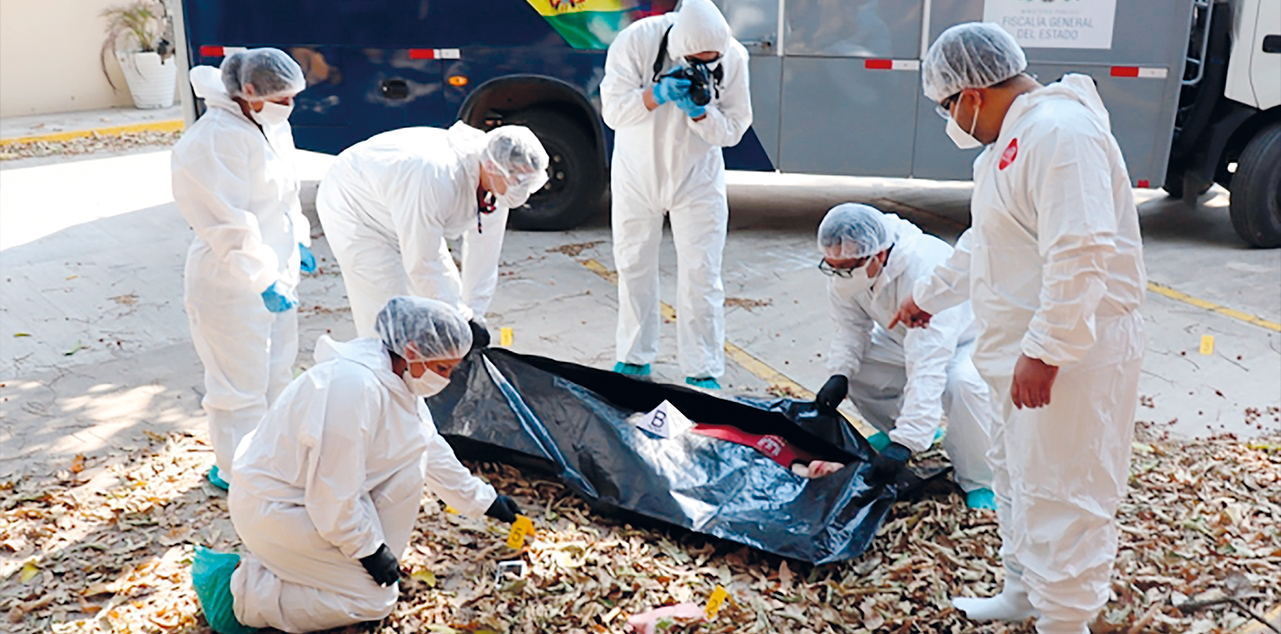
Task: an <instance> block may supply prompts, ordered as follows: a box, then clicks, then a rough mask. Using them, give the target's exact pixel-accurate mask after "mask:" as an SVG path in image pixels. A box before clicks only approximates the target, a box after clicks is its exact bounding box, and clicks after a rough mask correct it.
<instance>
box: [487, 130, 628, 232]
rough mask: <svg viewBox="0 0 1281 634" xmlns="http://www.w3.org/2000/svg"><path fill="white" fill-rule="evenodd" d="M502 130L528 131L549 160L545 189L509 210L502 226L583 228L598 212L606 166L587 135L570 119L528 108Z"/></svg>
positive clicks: (525, 228)
mask: <svg viewBox="0 0 1281 634" xmlns="http://www.w3.org/2000/svg"><path fill="white" fill-rule="evenodd" d="M503 123H504V125H523V126H525V127H527V128H529V129H530V130H531V131H533V133H534V135H535V136H537V137H538V140H539V141H541V142H542V144H543V149H545V150H547V156H548V158H549V159H550V164H549V165H548V170H547V172H548V174H547V186H546V187H544V188H543V189H540V190H539V191H537V192H535V193H534V194H533V195H532V196H530V197H529V202H528V203H526V204H525V205H524V206H522V207H520V208H517V209H513V210H512V211H511V215H510V216H509V217H508V220H507V222H508V223H509V225H510V226H511V227H513V228H515V229H523V230H531V231H559V230H563V229H572V228H573V227H576V226H578V225H579V224H582V223H583V222H584V221H585V220H587V219H588V218H590V217H591V216H592V215H593V214H595V213H596V212H598V211H600V209H601V195H602V194H603V193H604V190H605V189H604V188H605V166H604V165H601V162H600V158H599V157H600V154H599V152H598V151H597V150H596V147H595V144H594V143H593V142H592V137H591V134H590V133H589V132H588V131H587V130H585V129H583V126H582V124H580V123H579V122H578V121H575V120H574V119H573V118H572V117H570V116H568V115H565V114H563V113H560V112H557V111H555V110H550V109H547V108H530V109H528V110H522V111H520V112H517V113H514V114H511V115H508V116H507V117H504V118H503Z"/></svg>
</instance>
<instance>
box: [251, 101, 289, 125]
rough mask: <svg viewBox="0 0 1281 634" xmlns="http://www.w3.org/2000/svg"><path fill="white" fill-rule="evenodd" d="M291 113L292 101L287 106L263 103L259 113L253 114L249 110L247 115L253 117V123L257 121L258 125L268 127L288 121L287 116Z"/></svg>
mask: <svg viewBox="0 0 1281 634" xmlns="http://www.w3.org/2000/svg"><path fill="white" fill-rule="evenodd" d="M293 111H294V103H293V102H292V101H290V102H289V105H287V106H285V105H281V104H278V103H274V102H271V101H264V102H262V111H261V112H254V111H253V110H252V109H251V110H250V111H249V114H250V115H252V116H253V118H254V121H257V122H258V124H259V125H263V126H270V125H279V124H281V123H284V122H286V121H288V120H289V114H290V113H292V112H293Z"/></svg>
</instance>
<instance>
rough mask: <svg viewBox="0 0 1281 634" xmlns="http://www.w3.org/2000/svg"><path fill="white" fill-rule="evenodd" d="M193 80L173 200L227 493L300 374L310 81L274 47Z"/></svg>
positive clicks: (218, 467)
mask: <svg viewBox="0 0 1281 634" xmlns="http://www.w3.org/2000/svg"><path fill="white" fill-rule="evenodd" d="M190 77H191V86H192V88H193V89H194V90H195V93H196V96H197V97H200V98H201V99H204V101H205V106H206V108H207V110H206V111H205V114H204V115H203V116H201V117H200V119H199V120H197V121H196V123H195V124H193V125H192V126H191V128H190V129H189V130H187V131H186V133H184V134H183V135H182V139H181V140H179V141H178V143H177V144H176V145H175V146H174V148H173V154H172V158H171V168H172V177H173V197H174V201H175V202H176V203H177V204H178V210H179V211H181V212H182V215H183V217H184V218H186V220H187V222H188V223H189V224H190V225H191V227H192V229H194V230H195V233H196V237H195V239H194V240H192V241H191V248H190V249H189V250H188V251H187V268H186V288H185V293H184V302H185V304H186V309H187V317H188V320H189V321H190V324H191V339H192V343H194V344H195V347H196V353H197V354H198V355H199V356H200V361H201V363H202V364H204V368H205V396H204V399H203V400H202V401H201V403H202V405H203V406H204V409H205V413H206V415H207V416H208V418H209V436H210V438H211V439H212V441H213V449H214V456H215V464H214V467H213V469H212V470H211V471H210V472H209V476H208V477H209V481H210V482H212V483H213V484H214V485H215V486H218V487H219V488H222V489H226V488H227V482H228V480H229V479H230V477H231V459H232V455H233V454H234V453H235V451H236V445H237V444H238V443H239V442H240V439H241V438H243V437H244V436H245V434H248V433H249V432H250V431H251V430H252V429H253V428H254V426H255V425H257V424H258V419H260V418H262V415H263V414H264V413H266V411H267V408H268V407H269V406H270V405H271V402H272V400H273V399H274V398H275V397H276V395H277V394H279V393H280V391H281V390H283V389H284V388H285V386H286V385H288V384H289V380H290V379H291V378H292V368H293V363H294V358H295V357H296V356H297V355H298V313H297V311H296V310H295V307H296V306H297V304H298V296H297V287H298V279H299V269H300V268H301V269H302V270H304V271H308V272H311V271H315V270H316V261H315V258H314V257H312V255H311V252H310V251H309V250H308V248H307V245H309V244H310V243H311V237H310V229H311V228H310V226H309V224H308V222H307V219H306V218H305V217H304V216H303V215H302V208H301V206H300V205H299V202H298V189H299V184H298V175H297V173H296V172H295V169H294V160H295V159H294V155H295V150H294V141H293V134H292V133H291V131H290V128H289V121H288V119H289V113H290V112H291V111H292V109H293V97H294V95H297V94H298V93H299V92H301V91H302V90H303V88H305V87H306V80H305V79H304V78H303V72H302V69H301V68H299V66H298V64H297V63H296V62H295V61H294V60H293V58H291V57H289V55H287V54H285V53H284V52H283V51H280V50H277V49H274V48H259V49H251V50H247V51H240V52H237V53H233V54H231V55H229V56H227V58H226V59H224V60H223V62H222V66H221V68H213V67H211V66H197V67H196V68H193V69H191V73H190Z"/></svg>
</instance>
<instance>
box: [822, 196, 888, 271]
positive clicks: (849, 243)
mask: <svg viewBox="0 0 1281 634" xmlns="http://www.w3.org/2000/svg"><path fill="white" fill-rule="evenodd" d="M884 215H885V214H883V213H881V212H880V210H878V209H876V208H875V207H869V206H867V205H860V204H857V203H842V204H840V205H837V206H835V207H832V209H831V211H828V212H827V215H826V216H823V222H822V223H820V224H819V225H818V250H819V251H821V252H822V253H823V257H825V258H832V259H833V260H850V259H853V258H865V257H867V256H869V255H876V254H877V253H880V252H881V251H884V250H886V249H888V248H890V243H891V242H892V240H893V237H892V236H891V235H890V232H889V231H888V230H886V228H885V223H884V222H882V220H881V219H882V217H883V216H884Z"/></svg>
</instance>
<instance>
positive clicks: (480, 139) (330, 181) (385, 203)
mask: <svg viewBox="0 0 1281 634" xmlns="http://www.w3.org/2000/svg"><path fill="white" fill-rule="evenodd" d="M485 143H486V138H485V133H484V132H482V131H480V130H477V129H476V128H473V127H471V126H469V125H467V124H465V123H462V122H458V123H455V124H454V125H453V126H452V127H450V128H449V129H448V130H442V129H439V128H426V127H420V128H403V129H400V130H392V131H390V132H384V133H382V134H379V135H376V136H374V137H371V138H369V139H367V140H365V141H362V142H360V143H357V144H356V145H353V146H351V147H349V148H347V149H346V150H344V151H343V152H342V153H341V154H339V155H338V160H337V161H335V162H334V165H333V166H332V167H331V168H330V169H329V172H328V173H327V174H325V177H324V178H323V179H321V181H320V190H319V191H318V192H317V194H316V211H317V213H318V214H319V215H320V224H321V225H323V226H324V229H325V237H326V238H328V240H329V246H330V247H331V248H333V250H334V257H335V258H337V260H338V266H339V267H341V268H342V277H343V283H344V284H345V285H346V287H347V299H348V300H349V301H350V302H351V312H352V317H353V318H354V319H355V321H356V334H357V335H359V336H361V337H372V336H375V333H374V317H376V316H377V315H378V311H380V310H382V308H383V306H384V305H386V304H387V300H389V299H391V298H392V297H396V296H399V295H413V296H417V297H426V298H430V299H437V300H440V301H442V302H445V303H447V304H451V305H453V306H455V307H456V308H458V310H459V312H461V313H462V314H463V317H464V318H466V319H469V320H471V319H476V320H477V321H481V323H483V319H484V315H485V310H486V309H488V308H489V303H490V301H491V300H493V298H494V289H495V288H496V287H497V286H498V261H499V257H500V254H501V251H502V246H503V232H504V231H505V230H506V228H507V215H508V209H507V208H505V207H504V206H502V205H498V207H497V209H495V211H494V212H493V213H491V214H478V213H477V207H478V204H477V196H476V191H477V188H479V187H480V161H481V154H482V152H483V151H484V149H485ZM478 215H479V216H480V222H481V223H482V225H481V228H480V229H479V230H478V228H477V224H476V223H477V216H478ZM458 237H462V239H463V249H462V251H463V252H462V275H461V278H460V276H459V272H458V266H456V265H455V264H454V258H453V255H451V254H450V252H449V245H448V244H446V243H445V239H446V238H450V239H453V238H458Z"/></svg>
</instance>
